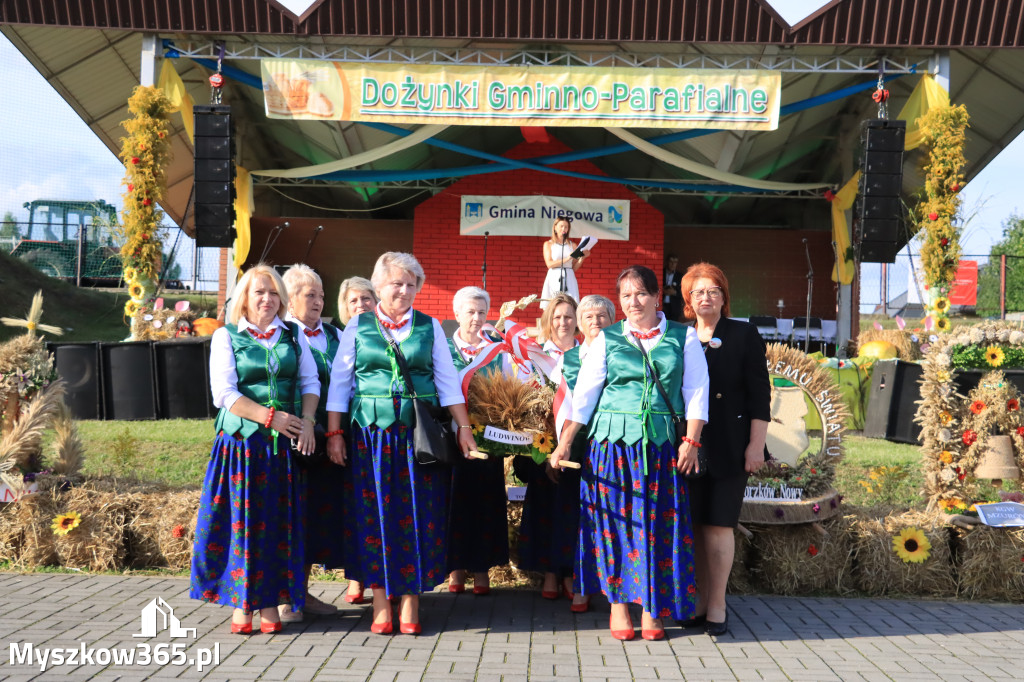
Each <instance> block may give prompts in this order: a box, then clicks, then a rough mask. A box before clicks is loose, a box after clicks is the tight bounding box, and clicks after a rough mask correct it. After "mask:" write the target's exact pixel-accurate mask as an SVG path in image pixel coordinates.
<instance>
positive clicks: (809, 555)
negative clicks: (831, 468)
mask: <svg viewBox="0 0 1024 682" xmlns="http://www.w3.org/2000/svg"><path fill="white" fill-rule="evenodd" d="M819 527H820V528H823V529H824V530H825V531H826V532H825V534H824V535H823V534H822V532H821V531H820V530H818V529H817V528H815V525H814V524H799V525H789V526H758V527H753V528H751V530H752V531H753V532H754V540H753V546H754V551H755V553H756V555H757V562H756V566H755V567H754V568H752V569H751V573H752V574H753V575H755V576H756V577H757V578H758V579H759V580H760V581H761V583H762V585H763V587H764V588H765V589H766V590H767V591H769V592H772V593H774V594H807V593H808V592H831V593H839V594H843V593H847V592H849V591H850V590H851V587H852V579H851V570H852V564H853V559H852V552H851V551H850V526H849V522H848V521H847V520H846V517H844V516H836V517H834V518H832V519H829V520H828V521H825V522H824V523H822V524H820V526H819Z"/></svg>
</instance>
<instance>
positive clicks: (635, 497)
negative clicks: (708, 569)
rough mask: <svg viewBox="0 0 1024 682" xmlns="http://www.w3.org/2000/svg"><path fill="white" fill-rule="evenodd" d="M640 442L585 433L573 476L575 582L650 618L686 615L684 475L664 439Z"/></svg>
mask: <svg viewBox="0 0 1024 682" xmlns="http://www.w3.org/2000/svg"><path fill="white" fill-rule="evenodd" d="M644 454H645V453H644V449H643V445H642V441H641V442H637V443H635V444H633V445H623V444H622V443H608V442H598V441H593V442H591V444H590V450H589V452H588V456H587V458H586V459H585V460H584V461H583V469H582V472H581V479H580V535H579V544H578V550H577V554H576V556H577V569H576V582H575V589H576V591H577V592H582V593H584V594H594V593H597V592H602V593H604V595H605V596H606V597H608V601H609V602H611V603H613V604H622V603H629V602H632V603H635V604H641V605H642V606H643V609H644V611H646V612H648V613H650V614H652V615H653V616H654V617H656V618H659V617H660V618H664V617H668V616H671V617H674V618H677V619H680V620H682V619H686V618H690V617H691V616H692V615H693V611H694V606H695V604H696V598H697V590H696V586H695V580H694V559H693V530H692V528H691V526H690V512H689V504H688V500H687V483H686V479H685V478H683V476H682V474H680V473H679V472H678V471H677V470H676V468H675V461H676V449H675V448H674V447H672V444H671V443H669V442H666V443H664V444H663V445H661V446H655V445H651V446H649V448H648V452H647V453H646V454H647V473H646V474H645V473H644V466H643V457H644Z"/></svg>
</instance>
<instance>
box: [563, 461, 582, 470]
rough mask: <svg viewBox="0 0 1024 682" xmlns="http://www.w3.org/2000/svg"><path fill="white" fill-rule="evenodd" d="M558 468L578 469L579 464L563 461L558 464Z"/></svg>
mask: <svg viewBox="0 0 1024 682" xmlns="http://www.w3.org/2000/svg"><path fill="white" fill-rule="evenodd" d="M558 466H560V467H562V468H563V469H579V468H580V463H579V462H573V461H570V460H568V459H563V460H562V461H561V462H559V463H558Z"/></svg>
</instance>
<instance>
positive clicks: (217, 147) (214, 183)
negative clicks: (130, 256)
mask: <svg viewBox="0 0 1024 682" xmlns="http://www.w3.org/2000/svg"><path fill="white" fill-rule="evenodd" d="M192 115H193V118H194V121H195V168H194V174H193V177H194V180H195V220H196V246H218V247H228V246H231V244H232V242H233V241H234V239H235V231H234V224H235V206H234V204H235V165H234V158H235V154H234V121H233V119H232V116H231V107H229V106H226V105H211V106H196V107H194V108H193V109H192Z"/></svg>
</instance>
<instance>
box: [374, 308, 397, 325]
mask: <svg viewBox="0 0 1024 682" xmlns="http://www.w3.org/2000/svg"><path fill="white" fill-rule="evenodd" d="M373 314H374V315H376V316H377V321H378V322H380V325H381V326H382V327H384V328H385V329H391V330H395V329H398V328H399V327H401V326H402V325H401V324H399V323H396V322H392V321H391V320H385V319H384V318H383V317H381V316H380V313H379V312H377V311H376V310H375V311H374V312H373Z"/></svg>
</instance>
